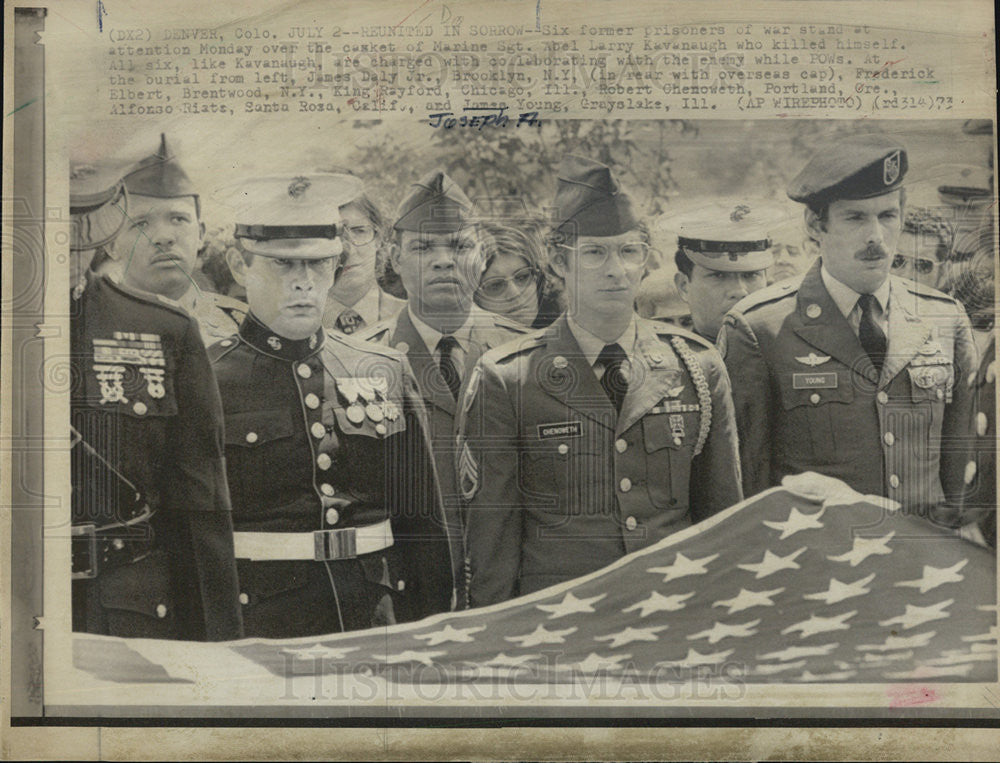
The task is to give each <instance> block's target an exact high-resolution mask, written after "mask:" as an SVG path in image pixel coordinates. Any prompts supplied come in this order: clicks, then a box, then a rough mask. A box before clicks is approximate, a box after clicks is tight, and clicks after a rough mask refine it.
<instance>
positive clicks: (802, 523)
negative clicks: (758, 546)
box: [764, 506, 826, 540]
mask: <svg viewBox="0 0 1000 763" xmlns="http://www.w3.org/2000/svg"><path fill="white" fill-rule="evenodd" d="M824 511H826V507H825V506H824V507H823V508H822V509H820V510H819V511H818V512H816V513H815V514H803V513H802V512H801V511H799V510H798V509H797V508H795V507H794V506H793V507H792V510H791V512H790V513H789V514H788V519H786V520H785V521H784V522H766V521H765V522H764V524H765V525H766V526H767V527H770V528H771V529H773V530H781V535H779V536H778V540H784V539H785V538H787V537H789V536H790V535H795V533H797V532H800V531H802V530H819V529H822V527H823V523H822V522H820V521H819V518H820V517H821V516H823V512H824Z"/></svg>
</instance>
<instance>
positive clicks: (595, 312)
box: [458, 156, 742, 606]
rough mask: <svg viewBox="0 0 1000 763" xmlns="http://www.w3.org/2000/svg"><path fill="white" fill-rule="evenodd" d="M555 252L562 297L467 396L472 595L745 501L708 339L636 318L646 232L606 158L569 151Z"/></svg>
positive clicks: (478, 598) (509, 593) (502, 351)
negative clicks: (559, 308) (560, 310)
mask: <svg viewBox="0 0 1000 763" xmlns="http://www.w3.org/2000/svg"><path fill="white" fill-rule="evenodd" d="M555 208H556V216H555V220H554V223H553V227H554V232H553V234H552V239H553V242H554V243H555V244H556V247H555V253H554V255H553V258H552V265H553V268H554V269H555V270H556V272H557V273H558V274H559V275H560V276H561V277H562V278H563V279H564V280H565V282H566V295H567V298H568V299H567V304H568V310H567V313H565V314H564V315H562V316H560V317H559V318H558V319H557V320H556V321H555V323H553V324H552V325H551V326H549V327H548V328H546V329H542V330H539V331H536V332H535V333H532V334H530V335H528V336H527V337H525V338H522V339H519V340H516V341H514V342H511V343H509V344H507V345H505V346H503V347H500V348H498V349H496V350H492V351H490V352H487V353H486V354H485V355H484V356H483V357H482V359H481V360H480V362H479V365H478V366H477V367H476V369H475V370H474V371H473V376H472V379H471V380H470V381H469V383H468V388H467V390H466V393H465V396H464V398H463V402H462V406H461V421H460V424H459V432H460V433H461V434H460V438H459V440H460V441H459V458H458V461H459V463H458V469H459V480H460V484H461V488H462V497H463V499H464V501H465V503H466V506H467V512H468V513H467V521H468V532H467V547H468V554H469V561H470V568H471V581H470V596H471V603H472V604H473V605H476V606H478V605H486V604H493V603H496V602H500V601H503V600H505V599H509V598H511V597H514V596H518V595H523V594H527V593H531V592H532V591H536V590H539V589H541V588H545V587H547V586H550V585H554V584H556V583H560V582H562V581H565V580H569V579H571V578H574V577H577V576H579V575H584V574H586V573H589V572H592V571H593V570H596V569H598V568H600V567H603V566H605V565H607V564H610V563H611V562H614V561H615V560H617V559H619V558H620V557H622V556H623V555H625V554H627V553H629V552H632V551H635V550H637V549H641V548H643V547H645V546H648V545H650V544H652V543H655V542H657V541H658V540H660V539H662V538H663V537H665V536H667V535H669V534H670V533H673V532H675V531H677V530H680V529H682V528H684V527H687V526H689V525H690V524H691V523H692V522H696V521H699V520H701V519H704V518H705V517H708V516H710V515H712V514H714V513H715V512H717V511H720V510H721V509H724V508H726V507H727V506H731V505H732V504H735V503H737V502H738V501H740V500H741V499H742V493H741V491H740V477H739V454H738V453H737V447H736V425H735V421H734V418H733V407H732V400H731V398H730V390H729V378H728V376H727V374H726V369H725V366H724V365H723V363H722V359H721V358H720V357H719V354H718V352H717V351H716V350H715V348H714V347H713V346H712V344H711V343H709V342H707V341H705V340H703V339H702V338H700V337H698V336H696V335H695V334H693V333H690V332H688V331H685V330H684V329H681V328H678V327H675V326H669V325H666V324H663V323H659V322H656V321H652V320H647V319H643V318H639V317H638V316H637V315H636V314H635V313H634V311H633V301H634V299H635V295H636V292H637V290H638V287H639V282H640V280H641V278H642V274H643V270H644V268H645V265H646V262H647V259H648V257H649V244H648V242H647V241H645V239H644V236H643V234H642V231H641V230H640V222H639V220H638V219H637V217H636V215H635V212H634V211H633V208H632V204H631V202H630V200H629V197H628V195H627V194H626V193H625V192H624V191H623V190H622V189H621V188H620V187H619V185H618V182H617V181H616V179H615V178H614V177H613V176H612V174H611V170H610V169H609V168H608V167H606V166H604V165H602V164H599V163H598V162H594V161H591V160H589V159H586V158H582V157H578V156H567V157H566V158H565V159H564V161H563V164H562V166H561V168H560V171H559V178H558V187H557V191H556V199H555Z"/></svg>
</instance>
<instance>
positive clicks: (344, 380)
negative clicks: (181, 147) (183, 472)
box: [209, 314, 454, 638]
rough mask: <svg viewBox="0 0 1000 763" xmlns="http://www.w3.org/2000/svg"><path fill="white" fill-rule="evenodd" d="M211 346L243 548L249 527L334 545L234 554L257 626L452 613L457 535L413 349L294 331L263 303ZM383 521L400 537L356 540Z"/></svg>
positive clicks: (313, 625) (266, 629) (283, 630)
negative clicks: (316, 552) (287, 553)
mask: <svg viewBox="0 0 1000 763" xmlns="http://www.w3.org/2000/svg"><path fill="white" fill-rule="evenodd" d="M209 352H210V354H211V355H212V358H213V363H214V366H215V371H216V374H217V376H218V379H219V388H220V390H221V392H222V400H223V406H224V409H225V421H226V464H227V470H228V474H229V480H230V485H231V491H232V497H233V522H234V528H235V530H236V533H237V544H236V551H237V555H238V557H242V554H241V537H255V538H264V537H267V536H262V535H259V534H260V533H280V534H298V535H299V536H300V537H305V538H306V539H307V540H309V538H310V536H311V537H312V539H313V540H315V542H316V543H317V544H319V545H317V548H324V549H327V548H329V549H332V552H333V553H327V551H324V553H323V554H322V555H321V556H320V557H319V558H315V557H314V558H311V559H310V558H301V557H297V556H296V557H292V558H285V557H281V558H278V559H277V560H275V559H271V558H270V557H265V558H261V557H246V558H238V567H239V579H240V601H241V602H242V604H243V617H244V622H245V624H246V632H247V635H248V636H260V637H267V638H290V637H297V636H308V635H317V634H323V633H334V632H339V631H341V630H354V629H359V628H368V627H372V626H377V625H384V624H387V623H391V622H394V621H400V622H401V621H406V620H412V619H416V618H418V617H423V616H426V615H429V614H432V613H436V612H444V611H448V610H449V608H450V607H451V604H452V598H453V595H454V594H453V589H454V581H453V576H452V570H451V565H450V554H451V551H450V541H449V538H448V534H447V532H446V531H445V527H444V521H443V517H442V510H441V504H440V497H439V493H438V487H437V482H436V480H435V475H434V469H433V465H432V461H431V455H430V448H429V445H428V441H427V435H426V427H425V419H426V417H425V413H424V409H423V405H422V403H421V401H420V398H419V394H418V393H417V391H416V385H415V383H414V381H413V378H412V374H411V372H410V370H409V367H408V365H407V364H406V361H405V359H404V358H403V356H401V355H400V354H399V353H396V352H395V351H393V350H389V349H384V348H381V347H375V346H372V345H369V344H366V343H361V342H360V341H358V340H356V339H354V338H352V337H346V336H344V335H341V334H333V333H330V334H327V333H326V332H325V331H324V330H323V329H320V330H319V331H318V332H317V333H316V334H315V335H313V336H312V337H310V338H309V339H307V340H300V341H294V340H289V339H286V338H284V337H279V336H276V335H274V334H273V333H272V332H271V331H270V330H269V329H268V328H267V327H265V326H264V325H263V324H261V323H260V322H259V321H258V320H257V319H256V318H255V317H254V316H253V314H251V315H249V316H248V317H247V318H246V320H244V322H243V323H242V325H241V326H240V331H239V334H238V335H237V336H235V337H232V338H230V339H226V340H223V341H221V342H219V343H217V344H215V345H213V346H212V347H211V348H210V350H209ZM376 388H377V391H376ZM385 522H388V523H389V525H390V527H391V533H392V539H393V542H392V544H391V545H388V546H386V547H385V548H380V549H377V550H375V551H364V550H363V549H362V548H361V546H360V541H357V543H358V546H357V547H356V548H354V547H353V545H352V544H354V543H355V540H354V535H353V534H354V533H356V532H364V531H359V529H358V528H366V527H371V526H376V525H379V523H385ZM352 528H353V529H352ZM330 531H335V532H330ZM279 542H280V540H279V541H275V543H276V544H277V543H279ZM309 542H310V543H312V540H309ZM324 544H326V545H325V546H324ZM310 551H311V548H310Z"/></svg>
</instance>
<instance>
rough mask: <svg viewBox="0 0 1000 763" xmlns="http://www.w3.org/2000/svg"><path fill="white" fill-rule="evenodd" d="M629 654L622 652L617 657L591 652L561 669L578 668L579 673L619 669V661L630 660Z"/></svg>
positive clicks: (620, 666) (620, 667)
mask: <svg viewBox="0 0 1000 763" xmlns="http://www.w3.org/2000/svg"><path fill="white" fill-rule="evenodd" d="M631 658H632V655H631V654H623V655H621V656H619V657H603V656H601V655H599V654H594V653H593V652H591V653H590V654H588V655H587V656H586V657H585V658H584V659H582V660H580V661H579V662H575V663H572V664H570V665H566V666H564V667H563V670H578V671H580V672H581V673H598V672H600V671H602V670H621V669H622V665H621V663H622V662H624V661H625V660H630V659H631Z"/></svg>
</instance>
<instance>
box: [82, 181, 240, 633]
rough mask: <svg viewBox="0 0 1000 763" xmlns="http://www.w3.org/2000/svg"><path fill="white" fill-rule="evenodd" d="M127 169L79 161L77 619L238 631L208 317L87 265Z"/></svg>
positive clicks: (91, 628) (94, 626) (115, 210)
mask: <svg viewBox="0 0 1000 763" xmlns="http://www.w3.org/2000/svg"><path fill="white" fill-rule="evenodd" d="M120 177H121V174H120V173H119V172H115V173H113V174H112V175H111V176H108V175H107V174H106V172H105V171H104V169H102V168H98V167H94V166H89V167H81V166H78V167H75V168H74V171H73V176H72V178H71V184H70V187H71V201H70V204H71V211H72V213H73V218H74V241H73V244H72V245H71V249H72V261H73V264H74V269H75V272H76V273H78V274H80V275H81V279H80V280H79V282H78V283H77V285H76V287H75V288H74V290H73V308H72V309H73V312H72V320H71V324H70V349H71V353H72V355H71V363H72V367H73V373H72V376H73V379H74V382H75V383H74V386H73V389H72V392H71V396H70V415H71V421H72V428H71V434H72V443H73V449H72V453H71V460H72V486H73V500H72V523H73V529H72V576H73V584H72V589H73V629H74V630H78V631H86V632H89V633H99V634H106V635H111V636H122V637H131V638H164V639H191V640H227V639H237V638H240V637H241V636H242V635H243V629H242V621H241V616H240V608H239V604H238V602H237V593H238V591H237V585H236V582H237V581H236V565H235V560H234V557H233V534H232V521H231V517H230V506H229V492H228V490H227V487H226V475H225V467H224V465H223V450H222V448H223V444H222V405H221V402H220V400H219V393H218V390H217V388H216V384H215V376H214V374H213V373H212V368H211V366H210V365H209V361H208V356H207V355H206V352H205V346H204V344H202V340H201V336H200V333H199V331H198V325H197V323H196V322H195V321H194V320H193V319H192V318H191V317H190V316H189V315H187V313H185V312H184V311H183V310H181V309H180V308H178V307H176V306H175V305H172V304H168V303H167V302H165V301H163V302H161V301H159V300H157V299H156V298H154V297H152V296H150V295H148V294H140V293H136V292H133V291H132V290H131V289H129V288H128V287H126V286H123V285H120V284H116V283H114V282H113V281H111V280H109V279H107V278H106V277H103V276H98V275H97V274H96V273H94V272H93V271H92V270H86V272H84V271H85V268H84V267H83V263H84V262H85V261H86V258H89V257H90V255H92V254H93V252H94V251H95V250H99V249H100V248H101V247H102V246H104V245H105V244H107V243H109V242H110V241H111V240H112V239H113V238H114V236H115V235H117V234H118V231H119V230H120V229H121V227H122V226H123V225H124V224H126V220H127V214H126V212H125V210H126V209H127V208H128V201H127V194H126V192H125V191H124V189H123V187H122V184H121V182H120ZM128 212H129V213H131V209H130V208H129V209H128ZM76 382H78V383H76Z"/></svg>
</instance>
